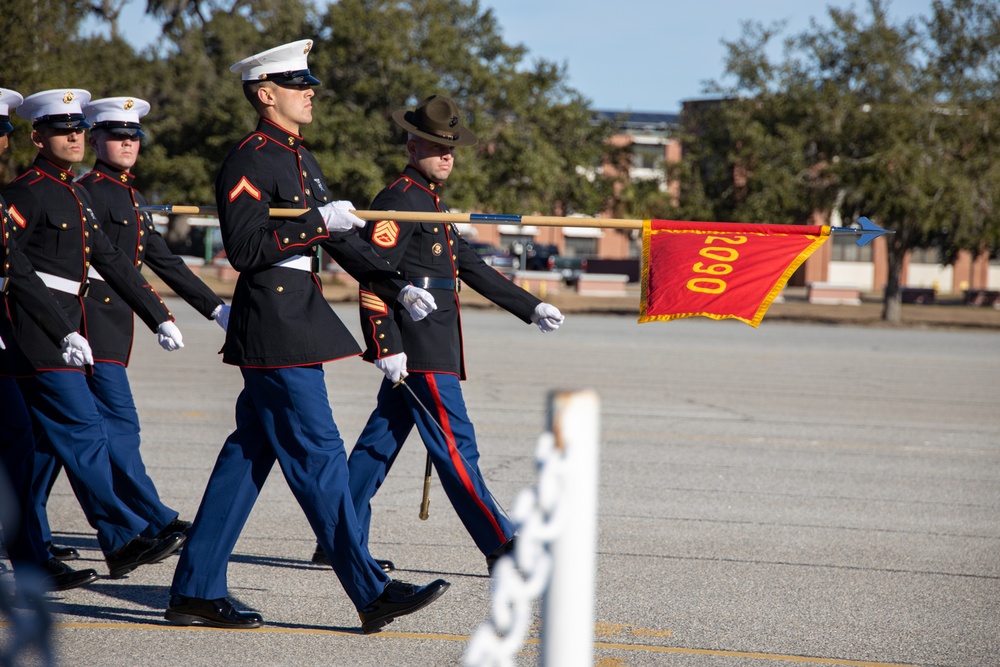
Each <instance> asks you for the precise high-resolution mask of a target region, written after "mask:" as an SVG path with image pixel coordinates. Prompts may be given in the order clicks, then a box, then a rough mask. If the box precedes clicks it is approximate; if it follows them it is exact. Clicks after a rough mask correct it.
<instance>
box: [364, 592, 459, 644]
mask: <svg viewBox="0 0 1000 667" xmlns="http://www.w3.org/2000/svg"><path fill="white" fill-rule="evenodd" d="M450 585H451V584H449V583H448V582H447V581H445V580H444V579H435V580H434V581H432V582H431V583H429V584H427V585H426V586H415V585H414V584H407V583H405V582H402V581H395V580H393V581H390V582H389V583H388V584H386V586H385V590H383V591H382V594H381V595H379V596H378V597H377V598H375V601H374V602H372V603H371V604H369V605H368V606H367V607H365V608H364V609H362V610H361V611H359V612H358V616H360V617H361V632H363V633H365V634H366V635H367V634H369V633H372V632H375V631H376V630H378V629H379V628H381V627H382V626H385V625H388V624H389V623H391V622H392V619H394V618H396V617H397V616H405V615H406V614H412V613H413V612H415V611H417V610H418V609H423V608H424V607H426V606H427V605H429V604H430V603H431V602H434V600H437V599H438V598H439V597H441V596H442V595H443V594H444V592H445V591H446V590H448V586H450Z"/></svg>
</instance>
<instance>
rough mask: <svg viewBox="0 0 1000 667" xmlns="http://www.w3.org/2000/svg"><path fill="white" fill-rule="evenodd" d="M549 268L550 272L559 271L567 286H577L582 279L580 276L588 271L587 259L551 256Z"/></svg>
mask: <svg viewBox="0 0 1000 667" xmlns="http://www.w3.org/2000/svg"><path fill="white" fill-rule="evenodd" d="M548 268H549V271H558V272H559V273H560V274H562V277H563V280H564V281H566V284H567V285H575V284H576V283H577V281H578V280H579V279H580V274H581V273H586V271H587V258H586V257H563V256H561V255H549V259H548Z"/></svg>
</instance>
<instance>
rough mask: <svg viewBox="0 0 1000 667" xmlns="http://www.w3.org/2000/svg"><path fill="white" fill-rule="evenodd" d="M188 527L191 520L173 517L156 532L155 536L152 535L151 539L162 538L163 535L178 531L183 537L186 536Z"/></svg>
mask: <svg viewBox="0 0 1000 667" xmlns="http://www.w3.org/2000/svg"><path fill="white" fill-rule="evenodd" d="M189 528H191V522H190V521H184V520H182V519H174V520H173V521H171V522H170V523H168V524H167V525H166V526H164V528H163V530H161V531H160V532H158V533H157V534H156V537H154V538H153V539H154V540H162V539H163V538H164V537H167V536H169V535H172V534H174V533H180V534H181V535H184V536H185V537H187V534H188V529H189Z"/></svg>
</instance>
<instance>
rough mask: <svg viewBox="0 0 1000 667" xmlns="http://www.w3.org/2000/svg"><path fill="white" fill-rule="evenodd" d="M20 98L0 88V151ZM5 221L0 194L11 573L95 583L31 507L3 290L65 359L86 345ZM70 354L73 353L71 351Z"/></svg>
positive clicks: (26, 424)
mask: <svg viewBox="0 0 1000 667" xmlns="http://www.w3.org/2000/svg"><path fill="white" fill-rule="evenodd" d="M22 101H23V98H22V97H21V95H20V94H19V93H17V92H15V91H13V90H8V89H6V88H0V154H3V153H4V152H5V151H6V150H7V144H8V141H9V135H10V133H11V132H13V131H14V126H13V125H12V124H11V122H10V110H11V109H12V108H14V109H16V108H17V107H18V106H19V105H20V103H21V102H22ZM8 222H9V218H8V216H7V206H6V204H5V202H4V201H3V198H2V197H0V257H2V258H3V262H2V264H0V301H2V303H0V405H2V406H3V414H4V416H3V419H0V490H2V489H6V488H9V489H10V495H9V496H6V497H12V498H13V499H14V501H15V502H14V503H12V504H8V505H7V506H5V507H3V509H2V511H0V525H2V527H3V534H4V543H5V547H6V549H7V556H8V558H10V561H11V565H12V567H13V568H14V572H15V575H16V576H18V577H20V573H21V572H23V571H24V569H25V568H29V569H30V570H31V571H32V572H33V576H40V577H41V578H42V579H41V585H42V586H43V587H44V588H47V589H52V590H67V589H70V588H77V587H78V586H85V585H86V584H89V583H91V582H94V581H96V580H97V572H96V571H94V570H93V569H90V568H87V569H85V570H80V571H75V570H73V569H72V568H70V567H69V566H67V565H64V564H63V563H62V562H60V561H59V560H58V559H56V558H54V557H53V556H52V554H51V553H49V551H48V549H46V548H45V542H44V540H43V538H42V531H41V526H39V524H38V520H37V518H36V516H35V514H34V512H33V511H32V505H33V503H34V498H33V495H32V491H31V476H32V466H33V465H34V456H35V439H34V436H33V435H32V432H31V416H30V415H29V414H28V407H27V406H26V405H25V404H24V398H23V397H22V396H21V391H20V389H18V387H17V381H16V380H15V379H14V378H13V377H9V376H7V375H6V373H7V372H8V371H9V370H12V369H16V365H17V364H16V361H21V363H25V362H24V360H23V358H21V359H17V358H18V357H19V356H20V355H19V354H18V352H19V351H18V349H17V344H16V342H15V340H14V336H13V335H12V329H11V325H10V318H9V317H8V316H7V302H6V301H7V294H8V293H9V294H11V295H12V298H17V299H18V300H20V301H21V302H22V303H24V304H25V305H26V307H27V309H28V312H30V313H31V316H32V317H33V318H34V319H35V322H36V323H37V324H38V326H39V327H40V328H41V329H42V330H43V331H44V332H45V334H46V335H47V336H48V337H49V339H50V340H51V341H52V342H53V343H55V344H56V345H59V346H60V347H62V348H63V350H64V352H63V354H64V356H66V357H67V358H68V359H73V358H75V359H76V360H77V361H78V362H79V363H80V365H83V363H84V362H85V361H86V359H87V358H88V355H89V354H90V347H89V345H88V344H87V342H86V340H85V339H84V338H83V337H82V336H80V335H79V334H77V333H76V330H75V329H74V328H73V325H71V324H70V322H69V320H68V319H66V315H65V314H64V313H63V311H62V309H61V308H60V307H59V304H57V303H56V302H55V300H54V299H53V298H52V295H50V294H49V290H48V288H47V287H46V286H45V283H43V282H42V280H41V279H40V278H39V277H38V276H36V275H35V272H34V270H33V269H32V268H31V262H29V261H28V258H27V257H25V256H24V254H23V253H22V252H21V250H20V248H18V246H17V243H16V242H15V241H14V240H13V239H11V238H10V231H9V230H8V227H7V225H8ZM5 340H6V341H7V342H5ZM74 352H78V353H79V354H77V355H74ZM91 358H92V357H91ZM4 493H6V492H5V491H4ZM11 505H13V506H11Z"/></svg>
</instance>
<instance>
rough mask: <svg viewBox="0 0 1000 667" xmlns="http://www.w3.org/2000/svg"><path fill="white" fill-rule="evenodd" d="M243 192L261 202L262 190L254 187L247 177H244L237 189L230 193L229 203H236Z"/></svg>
mask: <svg viewBox="0 0 1000 667" xmlns="http://www.w3.org/2000/svg"><path fill="white" fill-rule="evenodd" d="M243 192H246V193H247V194H248V195H250V196H251V197H253V198H254V199H256V200H257V201H260V190H258V189H257V188H255V187H254V186H252V185H251V184H250V181H248V180H247V177H246V176H244V177H242V178H241V179H240V182H239V183H237V184H236V187H234V188H233V189H232V190H230V191H229V201H234V200H235V199H236V198H237V197H239V196H240V194H241V193H243Z"/></svg>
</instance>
